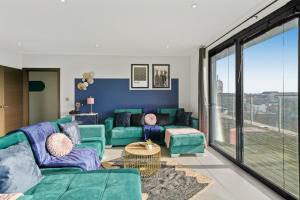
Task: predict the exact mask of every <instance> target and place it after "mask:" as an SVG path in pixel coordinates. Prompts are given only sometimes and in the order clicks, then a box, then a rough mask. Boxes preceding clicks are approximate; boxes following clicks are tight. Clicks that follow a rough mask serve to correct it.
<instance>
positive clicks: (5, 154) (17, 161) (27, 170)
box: [0, 142, 42, 193]
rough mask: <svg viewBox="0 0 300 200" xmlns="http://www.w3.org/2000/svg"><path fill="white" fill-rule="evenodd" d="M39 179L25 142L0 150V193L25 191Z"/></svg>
mask: <svg viewBox="0 0 300 200" xmlns="http://www.w3.org/2000/svg"><path fill="white" fill-rule="evenodd" d="M41 179H42V174H41V171H40V169H39V168H38V166H37V164H36V163H35V160H34V159H33V156H32V151H31V149H30V146H29V145H28V143H27V142H21V143H18V144H15V145H12V146H10V147H8V148H6V149H1V150H0V193H14V192H25V191H26V190H28V189H30V188H31V187H33V186H34V185H36V184H37V183H38V182H40V180H41Z"/></svg>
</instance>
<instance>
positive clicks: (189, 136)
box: [165, 128, 206, 157]
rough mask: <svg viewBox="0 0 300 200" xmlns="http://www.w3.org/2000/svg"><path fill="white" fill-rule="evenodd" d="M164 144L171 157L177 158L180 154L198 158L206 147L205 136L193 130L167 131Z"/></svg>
mask: <svg viewBox="0 0 300 200" xmlns="http://www.w3.org/2000/svg"><path fill="white" fill-rule="evenodd" d="M165 143H166V146H167V148H168V149H169V152H170V154H171V157H178V156H179V155H180V154H196V156H200V155H201V154H202V153H204V149H205V147H206V139H205V135H204V134H203V133H201V132H200V131H199V130H197V129H193V128H177V129H167V130H166V134H165Z"/></svg>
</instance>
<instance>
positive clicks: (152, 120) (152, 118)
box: [145, 113, 157, 126]
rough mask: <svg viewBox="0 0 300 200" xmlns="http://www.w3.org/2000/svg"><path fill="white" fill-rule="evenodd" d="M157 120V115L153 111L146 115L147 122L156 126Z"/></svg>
mask: <svg viewBox="0 0 300 200" xmlns="http://www.w3.org/2000/svg"><path fill="white" fill-rule="evenodd" d="M156 122H157V119H156V116H155V114H153V113H149V114H147V115H146V116H145V124H147V125H151V126H154V125H155V124H156Z"/></svg>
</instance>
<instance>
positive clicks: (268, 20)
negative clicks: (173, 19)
mask: <svg viewBox="0 0 300 200" xmlns="http://www.w3.org/2000/svg"><path fill="white" fill-rule="evenodd" d="M299 13H300V2H299V1H297V0H292V1H290V2H289V3H287V4H286V5H285V6H283V7H281V8H279V9H278V10H276V11H274V12H273V13H271V14H270V15H268V16H266V17H264V18H263V19H261V20H259V21H258V22H256V23H255V24H253V25H251V26H250V27H248V28H246V29H244V30H242V31H241V32H239V33H237V34H236V35H234V36H232V37H231V38H229V39H228V40H226V41H225V42H223V43H221V44H219V45H218V46H216V47H214V48H213V49H211V50H210V51H209V52H208V66H209V67H208V87H209V90H208V98H209V109H208V113H209V130H213V121H212V115H211V113H212V112H213V111H212V109H213V106H212V104H211V102H212V92H213V91H212V90H211V88H212V84H213V83H212V80H211V76H212V69H211V66H212V57H213V56H215V55H216V54H218V53H219V52H221V51H223V50H224V49H226V48H229V47H231V46H235V55H236V57H235V64H236V67H235V69H236V72H235V84H236V87H235V88H236V91H235V94H236V101H235V107H236V108H235V110H236V158H233V157H231V156H230V155H229V154H227V153H226V152H224V151H223V150H221V149H220V148H218V146H216V145H214V144H213V142H212V141H213V136H212V134H211V133H210V131H209V145H210V146H211V147H212V148H213V149H215V150H216V151H218V152H219V153H221V154H222V155H223V156H225V157H226V158H228V159H229V160H231V161H232V162H233V163H235V164H236V165H238V166H239V167H240V168H242V169H244V170H245V171H246V172H248V173H249V174H251V175H252V176H254V177H255V178H257V179H258V180H260V181H261V182H263V183H264V184H265V185H267V186H268V187H270V188H271V189H272V190H274V191H275V192H277V193H278V194H280V195H281V196H283V197H284V198H286V199H297V198H296V197H295V196H294V195H292V194H290V193H288V192H287V191H286V190H284V189H283V188H280V187H279V186H277V185H275V184H274V183H272V182H271V181H270V180H268V179H267V178H265V177H263V176H262V175H260V174H259V173H257V172H256V171H254V170H253V169H251V168H250V167H248V166H246V165H245V164H244V163H243V160H244V155H243V152H244V146H243V144H244V143H243V130H242V129H243V63H242V62H243V61H242V52H243V50H242V46H243V44H244V43H246V42H248V41H250V40H252V39H254V38H256V37H258V36H260V35H262V34H264V33H265V32H267V31H269V30H271V29H273V28H275V27H277V26H280V25H283V24H285V23H286V22H288V21H291V20H293V19H296V18H298V27H299V28H300V15H299ZM299 65H300V31H298V99H299V96H300V95H299V90H300V80H299V78H300V67H299ZM299 114H300V101H298V121H299ZM298 130H300V123H298ZM298 141H299V142H300V134H299V133H298ZM299 160H300V145H299V144H298V166H299ZM298 168H299V174H300V167H298ZM299 187H300V183H299ZM299 190H300V188H299Z"/></svg>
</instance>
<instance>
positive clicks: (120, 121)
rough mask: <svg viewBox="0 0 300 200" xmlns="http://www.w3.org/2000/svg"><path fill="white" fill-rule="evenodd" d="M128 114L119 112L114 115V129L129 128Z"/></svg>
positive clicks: (129, 115)
mask: <svg viewBox="0 0 300 200" xmlns="http://www.w3.org/2000/svg"><path fill="white" fill-rule="evenodd" d="M130 117H131V113H130V112H119V113H116V121H115V126H116V127H128V126H130Z"/></svg>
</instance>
